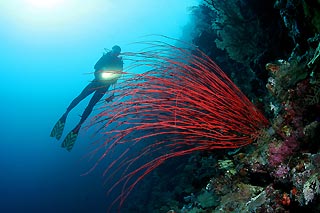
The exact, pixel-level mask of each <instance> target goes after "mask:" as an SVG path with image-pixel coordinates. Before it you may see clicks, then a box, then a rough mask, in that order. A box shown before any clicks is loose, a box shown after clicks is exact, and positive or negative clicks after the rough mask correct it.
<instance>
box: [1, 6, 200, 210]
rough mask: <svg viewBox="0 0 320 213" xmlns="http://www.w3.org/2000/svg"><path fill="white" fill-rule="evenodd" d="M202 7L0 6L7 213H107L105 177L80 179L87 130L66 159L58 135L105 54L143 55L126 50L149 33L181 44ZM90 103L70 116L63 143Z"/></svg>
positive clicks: (88, 137) (3, 198)
mask: <svg viewBox="0 0 320 213" xmlns="http://www.w3.org/2000/svg"><path fill="white" fill-rule="evenodd" d="M44 2H46V3H44ZM197 2H198V1H197V0H185V1H180V0H157V1H150V0H135V1H131V0H90V1H89V0H88V1H87V0H83V1H79V0H78V1H77V0H56V1H53V0H48V1H44V0H42V1H41V0H38V1H36V0H10V1H9V0H8V1H6V0H1V2H0V26H1V27H0V52H1V57H0V65H1V84H0V87H1V90H0V100H1V105H0V121H1V124H0V125H1V128H0V144H1V149H0V192H1V193H0V196H1V197H0V212H1V213H20V212H21V213H26V212H32V213H37V212H46V213H51V212H52V213H56V212H59V213H67V212H90V213H98V212H105V210H106V209H107V201H106V199H107V198H106V196H105V192H106V188H104V187H103V178H102V176H101V174H102V170H101V171H100V169H98V171H94V172H93V173H91V174H89V175H86V176H80V175H81V174H83V173H84V172H86V171H87V170H88V169H90V166H92V164H93V162H92V161H91V162H88V160H87V159H83V156H85V155H86V153H87V152H88V150H89V149H88V146H89V144H90V142H91V141H92V140H93V136H92V134H91V133H90V132H87V131H85V130H84V131H81V132H80V135H79V138H78V140H77V142H76V144H75V147H74V149H73V150H72V152H67V151H66V150H65V149H62V148H61V147H60V144H61V142H62V140H61V141H58V142H57V141H56V140H55V139H54V138H50V137H49V134H50V131H51V129H52V127H53V126H54V124H55V122H56V121H57V120H58V119H59V118H60V116H61V115H62V114H63V113H64V111H65V109H66V107H67V106H68V105H69V103H70V102H71V101H72V99H73V98H75V97H76V96H77V95H78V94H79V93H80V92H81V90H82V89H83V88H84V87H85V86H86V85H87V83H88V82H89V81H90V80H92V76H91V75H88V74H87V73H90V72H92V71H93V66H94V64H95V63H96V61H97V60H98V59H99V58H100V57H101V56H102V53H103V51H104V48H111V47H112V46H113V45H115V44H117V45H119V46H121V48H122V50H123V51H124V52H125V51H137V50H134V49H130V48H131V46H130V45H128V44H129V43H130V42H135V41H141V40H143V36H145V35H149V34H161V35H166V36H169V37H172V38H181V37H182V36H183V31H184V29H185V26H186V25H187V24H188V22H189V18H190V17H189V14H190V10H189V9H188V8H189V7H190V6H193V5H197ZM90 97H91V96H90ZM89 99H90V98H89V97H88V98H87V99H86V100H85V101H84V102H82V103H81V104H80V105H79V106H78V107H76V108H75V109H74V110H73V111H72V112H71V113H70V114H69V117H68V120H67V124H66V128H65V131H64V135H63V137H64V136H65V135H66V134H67V133H68V132H69V131H70V130H71V129H72V128H73V127H74V126H75V125H76V123H77V122H78V121H79V119H80V117H79V115H80V114H81V113H82V111H83V110H84V108H85V106H86V104H87V103H88V101H89ZM92 115H93V114H92ZM92 115H91V116H92ZM88 120H90V119H88ZM63 137H62V139H63Z"/></svg>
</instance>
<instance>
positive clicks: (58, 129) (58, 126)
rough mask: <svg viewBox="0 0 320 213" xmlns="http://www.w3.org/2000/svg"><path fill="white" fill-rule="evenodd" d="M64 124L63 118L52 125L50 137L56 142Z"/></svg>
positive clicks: (64, 119)
mask: <svg viewBox="0 0 320 213" xmlns="http://www.w3.org/2000/svg"><path fill="white" fill-rule="evenodd" d="M65 123H66V118H65V117H62V118H60V119H59V120H58V122H57V123H56V124H55V125H54V127H53V129H52V131H51V133H50V137H55V138H56V139H57V140H60V138H61V136H62V133H63V129H64V125H65Z"/></svg>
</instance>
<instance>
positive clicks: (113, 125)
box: [92, 41, 268, 206]
mask: <svg viewBox="0 0 320 213" xmlns="http://www.w3.org/2000/svg"><path fill="white" fill-rule="evenodd" d="M144 44H147V45H148V46H149V47H148V48H146V49H145V51H141V52H138V53H125V54H124V58H125V59H126V60H128V61H129V62H130V63H131V64H130V66H129V67H127V70H126V72H127V73H130V72H131V71H132V70H136V69H147V71H146V72H143V73H142V74H136V75H134V76H133V77H131V78H127V79H125V80H124V81H123V82H122V83H120V84H119V85H118V89H116V91H115V92H116V94H117V95H116V97H115V99H114V101H113V102H112V103H107V104H104V105H103V106H101V113H100V114H98V115H97V116H96V118H95V119H96V120H95V123H99V124H103V127H102V132H103V133H104V134H106V135H107V136H106V138H105V139H104V141H103V142H100V143H98V144H96V147H95V150H93V152H92V154H97V153H100V152H103V153H102V154H101V157H100V158H99V159H98V161H97V162H96V164H95V166H96V165H98V164H99V162H100V161H101V160H103V159H104V158H105V157H106V156H108V154H110V153H111V152H113V151H114V149H117V148H118V146H120V145H122V146H123V148H122V149H123V150H122V154H121V155H119V156H117V157H115V159H114V160H113V162H112V163H111V164H110V165H109V166H108V167H107V168H106V170H105V173H104V175H107V180H112V179H114V178H115V177H118V178H117V181H116V183H115V184H114V185H113V186H112V187H111V188H110V190H109V192H111V191H112V190H115V187H118V186H119V184H120V183H122V184H123V185H122V193H121V195H120V196H119V197H118V198H117V199H116V200H115V202H119V203H120V206H121V205H122V204H123V202H124V200H125V199H126V198H127V196H128V195H129V193H130V192H131V190H132V189H133V188H134V186H135V185H136V184H137V183H138V182H139V181H140V180H141V179H143V178H144V177H145V176H146V175H147V174H148V173H150V172H151V171H152V170H154V169H155V168H156V167H158V166H159V165H161V164H162V163H163V162H165V161H166V160H168V159H170V158H174V157H178V156H182V155H186V154H190V153H193V152H195V151H203V150H206V151H208V150H213V149H224V148H238V147H241V146H245V145H248V144H250V143H251V142H252V141H253V138H254V135H255V134H257V133H258V131H259V130H260V129H261V128H263V127H265V126H266V125H268V121H267V119H266V118H265V117H264V116H263V115H262V114H261V113H260V112H259V111H258V110H257V109H256V107H255V106H254V105H253V104H252V103H251V102H250V101H249V100H248V98H247V97H246V96H245V95H244V94H243V93H242V92H241V91H240V90H239V89H238V87H237V86H236V85H235V84H234V83H233V82H232V81H231V80H230V79H229V77H228V76H227V75H226V74H225V73H224V72H223V71H222V70H221V69H220V68H219V67H218V65H217V64H216V63H215V62H213V61H212V60H211V59H210V58H209V57H208V56H207V55H205V54H204V53H203V52H201V51H200V50H198V49H196V48H194V47H193V46H191V45H186V44H184V45H185V46H184V47H183V48H179V47H176V46H173V45H170V44H168V43H164V42H159V41H153V42H147V43H144ZM150 159H151V160H150ZM95 166H93V168H94V167H95Z"/></svg>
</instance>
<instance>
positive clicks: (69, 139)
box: [61, 86, 109, 151]
mask: <svg viewBox="0 0 320 213" xmlns="http://www.w3.org/2000/svg"><path fill="white" fill-rule="evenodd" d="M108 89H109V86H105V87H103V88H99V89H97V91H96V92H95V93H94V94H93V96H92V98H91V99H90V102H89V104H88V106H87V107H86V109H85V110H84V112H83V113H82V116H81V120H80V121H79V123H78V125H77V126H76V127H75V128H74V129H73V130H72V131H71V132H70V133H69V134H68V135H67V136H66V138H65V139H64V141H63V142H62V144H61V146H62V147H64V148H66V149H67V150H68V151H71V149H72V148H73V145H74V143H75V142H76V140H77V136H78V133H79V130H80V128H81V125H82V124H83V123H84V122H85V120H86V119H87V118H88V117H89V115H90V113H91V112H92V110H93V107H94V106H95V105H96V103H97V102H98V101H99V100H100V99H101V98H102V97H103V95H104V94H105V92H106V91H107V90H108Z"/></svg>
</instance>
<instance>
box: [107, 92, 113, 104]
mask: <svg viewBox="0 0 320 213" xmlns="http://www.w3.org/2000/svg"><path fill="white" fill-rule="evenodd" d="M113 99H114V94H112V95H110V96H109V97H108V98H106V102H108V103H109V102H110V101H112V100H113Z"/></svg>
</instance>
